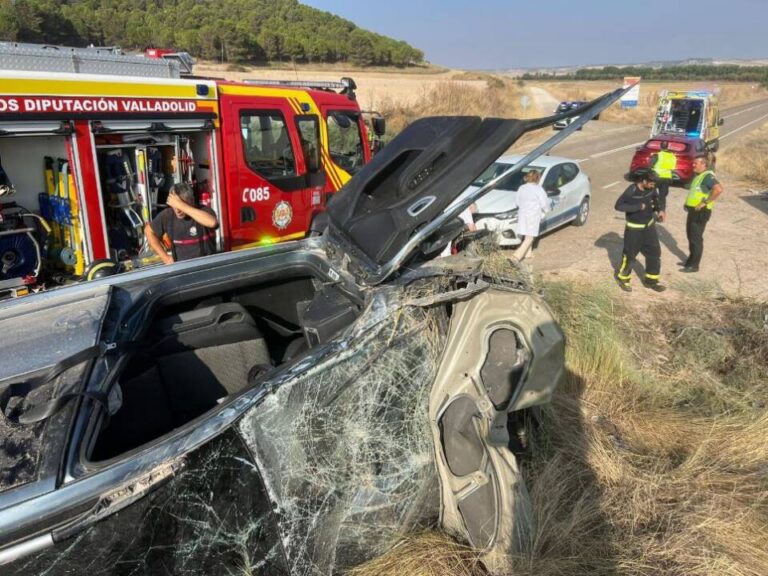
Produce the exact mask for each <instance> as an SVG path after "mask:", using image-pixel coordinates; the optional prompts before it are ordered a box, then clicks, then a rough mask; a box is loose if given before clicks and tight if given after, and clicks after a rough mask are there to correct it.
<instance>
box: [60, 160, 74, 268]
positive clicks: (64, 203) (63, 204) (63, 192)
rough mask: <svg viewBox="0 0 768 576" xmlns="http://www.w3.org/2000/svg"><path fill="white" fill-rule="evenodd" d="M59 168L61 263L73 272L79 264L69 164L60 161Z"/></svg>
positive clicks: (65, 161)
mask: <svg viewBox="0 0 768 576" xmlns="http://www.w3.org/2000/svg"><path fill="white" fill-rule="evenodd" d="M58 167H59V187H58V192H59V194H58V196H59V198H58V201H59V214H58V219H59V230H60V231H61V251H60V252H59V261H60V262H61V263H62V264H64V267H65V268H66V269H67V270H70V271H73V270H74V267H75V264H76V262H77V260H76V258H75V239H74V233H73V232H72V223H71V216H70V211H69V191H68V188H69V162H67V160H66V159H64V158H59V159H58Z"/></svg>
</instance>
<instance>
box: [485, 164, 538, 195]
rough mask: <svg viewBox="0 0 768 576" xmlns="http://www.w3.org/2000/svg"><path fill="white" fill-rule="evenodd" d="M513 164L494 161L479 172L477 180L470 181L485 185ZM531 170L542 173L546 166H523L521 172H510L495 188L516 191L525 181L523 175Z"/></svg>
mask: <svg viewBox="0 0 768 576" xmlns="http://www.w3.org/2000/svg"><path fill="white" fill-rule="evenodd" d="M513 166H514V164H504V163H503V162H494V163H493V164H491V165H490V166H489V167H488V168H487V169H486V170H485V172H483V173H482V174H480V176H479V177H478V178H477V180H475V181H474V182H472V185H473V186H478V187H480V186H485V185H486V184H487V183H488V182H490V181H491V180H493V179H494V178H496V177H497V176H500V175H501V174H503V173H504V172H506V171H507V170H509V169H510V168H512V167H513ZM531 170H536V171H538V172H539V173H540V174H543V173H544V170H546V168H542V167H541V166H526V167H525V168H523V170H522V171H521V172H517V173H516V174H512V176H508V177H507V178H505V179H504V180H502V181H501V182H499V183H498V184H497V185H496V187H495V190H509V191H511V192H516V191H517V189H518V188H520V186H522V185H523V183H524V182H525V180H524V176H525V175H526V174H527V173H528V172H530V171H531Z"/></svg>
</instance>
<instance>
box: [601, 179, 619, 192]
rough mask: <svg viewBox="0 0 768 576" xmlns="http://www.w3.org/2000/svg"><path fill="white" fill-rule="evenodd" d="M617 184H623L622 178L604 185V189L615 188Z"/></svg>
mask: <svg viewBox="0 0 768 576" xmlns="http://www.w3.org/2000/svg"><path fill="white" fill-rule="evenodd" d="M616 184H621V180H616V182H611V183H610V184H606V185H605V186H603V190H608V188H613V187H614V186H616Z"/></svg>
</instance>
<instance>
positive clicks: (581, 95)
mask: <svg viewBox="0 0 768 576" xmlns="http://www.w3.org/2000/svg"><path fill="white" fill-rule="evenodd" d="M529 84H530V85H531V86H538V87H540V88H544V89H545V90H547V91H549V92H551V93H552V94H553V95H554V96H555V97H556V98H558V99H560V100H591V99H593V98H596V97H598V96H600V95H601V94H605V93H606V92H608V91H610V90H614V89H615V88H616V87H617V86H619V83H618V82H604V81H595V82H530V83H529ZM715 86H717V87H718V88H719V89H720V105H721V106H722V107H724V108H727V107H729V106H736V105H738V104H743V103H745V102H751V101H753V100H757V99H759V98H764V97H765V96H766V95H768V93H767V92H766V90H765V89H764V88H761V87H760V86H759V85H757V84H750V83H730V84H717V85H715V84H713V83H707V82H705V83H699V84H695V83H675V84H663V83H658V82H642V83H641V84H640V101H639V103H638V106H637V108H632V109H626V110H625V109H622V108H621V106H620V105H619V104H616V105H614V106H612V107H611V108H609V109H608V110H606V111H605V112H603V113H602V114H601V116H600V118H601V119H602V120H609V121H612V122H622V123H627V124H642V125H647V126H650V125H651V122H652V121H653V116H654V113H655V112H656V105H657V103H658V99H659V93H660V92H661V91H662V90H665V89H668V90H695V89H712V88H714V87H715Z"/></svg>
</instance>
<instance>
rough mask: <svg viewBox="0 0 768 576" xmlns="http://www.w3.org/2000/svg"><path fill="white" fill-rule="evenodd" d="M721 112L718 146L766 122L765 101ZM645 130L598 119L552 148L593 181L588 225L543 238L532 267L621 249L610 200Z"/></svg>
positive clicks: (675, 196)
mask: <svg viewBox="0 0 768 576" xmlns="http://www.w3.org/2000/svg"><path fill="white" fill-rule="evenodd" d="M722 116H723V118H724V119H725V123H724V125H723V126H722V128H721V137H720V140H721V150H722V149H723V148H726V147H727V146H728V145H729V144H730V143H731V142H734V141H735V140H736V139H737V138H738V137H739V136H740V135H743V134H746V133H748V132H749V131H750V130H751V129H755V128H758V127H759V126H761V125H762V124H764V123H766V122H768V99H765V100H759V101H755V102H750V103H748V104H743V105H740V106H735V107H732V108H729V109H726V110H724V111H723V114H722ZM648 134H649V129H648V128H646V127H640V126H636V125H621V124H615V123H607V122H601V121H596V122H591V123H590V124H588V125H587V126H585V128H584V130H583V131H582V132H579V133H576V134H574V135H573V136H571V137H570V138H568V139H567V140H566V141H565V142H563V143H562V144H560V145H559V146H557V147H556V148H555V149H554V150H553V151H552V155H553V156H564V157H566V158H573V159H576V160H578V161H579V162H580V164H581V167H582V169H583V170H584V171H585V172H586V173H587V175H589V177H590V179H591V182H592V202H591V214H590V217H589V221H588V223H587V225H586V226H584V227H581V228H578V227H575V226H566V227H564V228H561V229H560V230H557V231H555V232H552V233H550V234H548V235H546V236H544V237H543V238H542V239H541V241H540V244H539V247H538V249H537V251H536V253H535V268H536V270H538V271H548V270H553V269H559V268H568V267H573V268H575V269H579V268H581V267H580V266H579V264H580V262H581V261H583V260H587V259H591V258H593V257H595V252H597V253H598V254H599V256H598V257H600V258H602V259H604V260H606V251H609V252H612V253H613V255H615V253H616V251H617V250H618V251H619V252H620V251H621V248H620V246H621V236H620V232H621V231H622V230H623V225H622V222H623V216H622V215H621V214H620V213H618V212H616V211H615V210H614V204H615V202H616V198H617V197H618V195H619V194H620V193H621V192H622V191H623V190H624V188H625V187H626V186H627V185H628V183H627V182H626V181H625V180H624V178H623V177H624V174H625V173H626V172H627V171H628V169H629V164H630V161H631V160H632V156H633V154H634V151H635V148H636V147H637V146H640V145H641V144H643V143H644V142H645V141H646V140H647V139H648ZM544 136H547V135H546V134H545V135H544ZM526 148H531V146H530V145H529V146H527V147H526ZM684 194H685V191H684V190H683V189H681V188H673V189H672V190H671V191H670V195H669V199H668V204H669V205H670V206H669V207H671V205H673V204H674V205H675V206H676V205H677V203H679V204H680V205H682V202H683V198H684ZM669 207H668V208H669ZM617 231H618V233H617ZM665 239H666V240H670V239H669V238H665V237H664V236H663V235H662V242H663V243H664V240H665ZM683 240H684V233H683ZM667 244H668V245H669V246H668V248H670V249H671V250H672V252H674V253H675V254H676V255H678V256H679V255H680V254H681V253H682V252H684V250H683V248H684V247H681V246H677V245H672V242H671V241H670V242H667ZM585 264H586V262H585ZM607 265H608V262H607V260H606V266H607ZM586 268H588V267H586V266H585V269H586Z"/></svg>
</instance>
